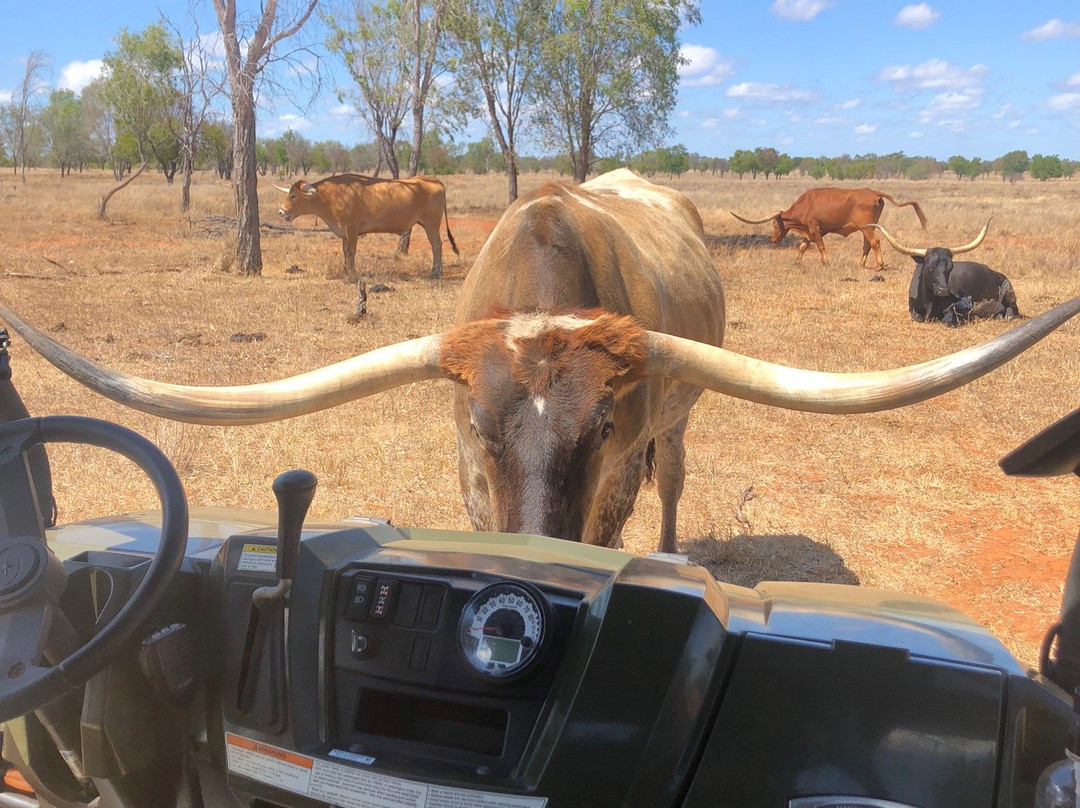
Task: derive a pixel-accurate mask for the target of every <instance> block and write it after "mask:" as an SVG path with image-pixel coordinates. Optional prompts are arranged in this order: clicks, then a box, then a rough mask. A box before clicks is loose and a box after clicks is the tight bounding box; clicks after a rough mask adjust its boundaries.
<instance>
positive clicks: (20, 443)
mask: <svg viewBox="0 0 1080 808" xmlns="http://www.w3.org/2000/svg"><path fill="white" fill-rule="evenodd" d="M7 426H8V428H7V429H5V430H4V431H3V433H2V434H0V490H3V491H4V492H5V496H3V497H0V538H3V537H10V536H26V537H30V536H33V537H35V538H37V540H38V541H39V542H40V543H41V544H43V545H44V544H45V525H44V523H43V521H42V518H41V508H40V506H39V503H38V501H37V492H36V491H35V489H34V487H33V486H32V485H31V484H30V473H29V463H28V460H27V453H28V452H29V451H30V450H31V449H32V448H33V447H34V446H35V445H36V444H39V443H41V434H40V432H39V430H38V428H37V421H36V420H35V419H30V418H26V419H23V420H21V421H13V422H11V423H10V424H9V425H7Z"/></svg>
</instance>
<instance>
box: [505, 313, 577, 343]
mask: <svg viewBox="0 0 1080 808" xmlns="http://www.w3.org/2000/svg"><path fill="white" fill-rule="evenodd" d="M595 322H596V320H595V319H591V320H590V319H586V318H585V317H579V316H577V315H576V314H544V313H543V312H538V313H536V314H517V315H514V316H513V317H511V318H510V319H509V320H507V321H506V328H505V330H504V333H505V335H506V341H507V344H509V345H510V348H511V350H517V349H516V348H515V347H514V345H513V343H514V341H516V340H522V339H535V338H536V337H538V336H540V335H541V334H543V333H544V332H546V331H554V330H556V329H559V330H562V331H576V330H577V329H579V328H583V327H584V326H587V325H592V324H593V323H595Z"/></svg>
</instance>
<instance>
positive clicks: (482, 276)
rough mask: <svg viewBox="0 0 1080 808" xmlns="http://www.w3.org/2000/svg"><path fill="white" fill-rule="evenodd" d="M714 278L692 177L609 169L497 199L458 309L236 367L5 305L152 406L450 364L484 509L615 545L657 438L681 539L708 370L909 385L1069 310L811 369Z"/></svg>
mask: <svg viewBox="0 0 1080 808" xmlns="http://www.w3.org/2000/svg"><path fill="white" fill-rule="evenodd" d="M723 300H724V299H723V293H722V291H721V286H720V282H719V280H718V278H717V276H716V272H715V270H714V268H713V264H712V261H711V259H710V258H709V254H708V252H707V251H706V249H705V244H704V241H703V237H702V228H701V221H700V218H699V216H698V213H697V210H696V209H695V208H694V206H693V204H691V202H690V201H689V200H688V199H687V198H686V197H684V196H683V195H681V194H679V193H677V192H675V191H672V190H670V189H667V188H663V187H660V186H654V185H651V184H650V183H648V182H646V181H644V180H642V179H640V178H638V177H636V176H635V175H633V174H632V173H630V172H629V171H625V170H619V171H615V172H612V173H610V174H605V175H603V176H601V177H598V178H596V179H594V180H591V181H590V182H586V183H584V184H582V185H580V186H576V187H575V186H569V185H563V184H557V183H553V184H549V185H545V186H544V187H542V188H541V189H539V190H538V191H536V192H535V193H533V194H531V195H529V196H527V197H524V198H522V199H520V200H519V201H518V202H516V203H514V204H513V205H512V206H511V207H510V208H508V209H507V211H506V213H505V214H504V215H503V217H502V219H501V220H500V222H499V224H498V226H497V227H496V228H495V231H494V232H493V233H492V235H491V237H490V238H489V239H488V242H487V244H486V245H485V246H484V249H483V250H482V251H481V253H480V255H479V256H478V257H477V260H476V263H475V264H474V265H473V268H472V270H471V272H470V273H469V277H468V278H467V279H466V282H465V286H464V288H463V290H462V297H461V300H460V303H459V307H458V324H457V325H456V326H454V328H453V329H451V330H450V331H448V332H446V333H444V334H436V335H432V336H427V337H421V338H419V339H414V340H410V341H408V342H403V343H400V344H398V345H392V346H388V347H385V348H379V349H377V350H374V351H370V352H368V353H365V354H361V355H360V356H356V357H354V358H352V359H349V360H346V361H344V362H339V363H337V364H335V365H330V366H328V367H324V368H321V369H319V370H315V371H311V372H309V373H305V374H302V375H300V376H295V377H292V378H288V379H283V380H281V381H277V382H269V383H263V384H254V385H247V386H243V387H224V388H217V387H188V386H181V385H174V384H165V383H161V382H155V381H150V380H147V379H140V378H137V377H133V376H129V375H127V374H124V373H121V372H118V371H115V370H110V369H108V368H104V367H102V366H101V365H99V364H97V363H95V362H92V361H90V360H88V359H85V358H83V357H82V356H79V355H78V354H75V353H74V352H72V351H70V350H68V349H67V348H64V347H63V346H61V345H60V344H58V343H57V342H55V341H54V340H52V339H51V338H49V337H47V336H45V335H44V334H42V333H40V332H38V331H36V330H35V329H33V328H31V327H30V326H28V325H27V324H26V323H25V322H24V321H23V320H22V319H20V318H19V317H17V316H16V315H15V314H14V313H12V312H11V311H9V310H8V309H7V308H5V307H3V306H0V317H3V319H4V320H6V321H7V322H8V323H9V324H10V325H11V326H12V327H13V328H14V329H15V330H16V331H18V332H19V333H20V334H22V335H23V337H24V338H25V339H26V341H27V342H28V343H30V345H31V346H33V347H34V348H35V350H37V351H38V352H39V353H41V354H42V355H44V356H45V357H46V358H47V359H49V361H51V362H53V364H55V365H56V366H57V367H59V368H60V369H61V370H63V371H64V372H65V373H68V374H69V375H71V376H72V377H74V378H76V379H77V380H79V381H80V382H82V383H84V384H86V385H88V386H90V387H91V388H93V389H94V390H97V391H98V392H101V393H102V394H104V395H106V396H109V397H110V398H113V399H114V400H116V401H119V402H121V403H123V404H127V405H129V406H132V407H135V408H137V409H141V410H143V411H145V412H149V413H151V414H154V415H161V416H164V417H167V418H173V419H176V420H183V421H192V422H196V423H210V424H245V423H248V424H250V423H259V422H264V421H273V420H279V419H282V418H288V417H292V416H295V415H302V414H304V413H309V412H313V411H315V410H319V409H323V408H326V407H331V406H334V405H336V404H340V403H342V402H345V401H349V400H352V399H356V398H361V397H363V396H367V395H371V394H373V393H378V392H381V391H384V390H389V389H391V388H393V387H396V386H398V385H402V384H408V383H411V382H415V381H419V380H422V379H433V378H448V379H452V380H453V381H455V382H456V387H455V401H454V416H455V419H456V421H457V427H458V430H457V431H458V449H459V457H460V464H459V469H460V475H461V484H462V491H463V494H464V497H465V504H466V507H467V509H468V512H469V517H470V519H471V520H472V523H473V525H474V526H475V527H476V528H478V529H490V530H498V531H521V532H529V533H540V534H545V535H550V536H558V537H562V538H567V539H573V540H584V541H589V542H594V543H597V544H605V545H615V544H617V543H618V541H619V538H620V531H621V529H622V527H623V524H624V522H625V521H626V519H627V517H628V516H629V514H630V511H631V510H632V508H633V504H634V500H635V497H636V495H637V491H638V487H639V486H640V484H641V481H642V478H643V476H644V473H645V466H646V457H647V455H648V447H649V444H650V443H651V442H655V454H656V470H657V479H658V488H659V494H660V499H661V504H662V517H661V520H662V524H661V530H660V548H661V549H662V550H665V551H671V550H674V549H675V547H676V543H675V535H676V533H675V509H676V506H677V504H678V500H679V495H680V493H681V491H682V484H683V431H684V429H685V427H686V421H687V417H688V414H689V411H690V408H691V406H692V405H693V403H694V402H695V401H696V399H697V397H698V395H699V394H700V393H701V390H702V388H708V389H711V390H715V391H717V392H720V393H726V394H729V395H733V396H737V397H740V398H744V399H748V400H751V401H757V402H761V403H764V404H770V405H773V406H779V407H788V408H791V409H796V410H803V411H810V412H824V413H857V412H876V411H879V410H886V409H890V408H892V407H900V406H904V405H906V404H913V403H915V402H918V401H923V400H925V399H927V398H931V397H933V396H936V395H939V394H941V393H944V392H946V391H948V390H952V389H954V388H956V387H959V386H960V385H962V384H965V383H967V382H969V381H971V380H972V379H975V378H977V377H978V376H981V375H983V374H985V373H987V372H989V371H990V370H993V369H994V368H995V367H997V366H998V365H1000V364H1002V363H1004V362H1006V361H1007V360H1009V359H1010V358H1012V357H1013V356H1016V355H1017V354H1019V353H1020V352H1021V351H1023V350H1024V349H1025V348H1027V347H1029V346H1030V345H1033V344H1034V343H1035V342H1037V341H1038V340H1040V339H1042V338H1043V337H1044V336H1046V334H1048V333H1050V331H1052V330H1053V329H1055V328H1057V327H1058V326H1059V325H1060V324H1061V323H1063V322H1065V321H1066V320H1067V319H1069V318H1070V317H1072V316H1073V315H1075V314H1077V313H1078V312H1080V298H1075V299H1073V300H1071V301H1069V302H1067V303H1063V304H1061V305H1060V306H1058V307H1057V308H1055V309H1052V310H1051V311H1049V312H1046V313H1045V314H1042V315H1040V316H1038V317H1034V318H1032V319H1031V320H1028V321H1027V322H1025V323H1024V324H1023V325H1021V326H1018V327H1017V328H1014V329H1013V330H1011V331H1008V332H1006V333H1004V334H1001V335H999V336H997V337H995V338H993V339H991V340H989V341H987V342H985V343H983V344H982V345H978V346H975V347H972V348H968V349H966V350H963V351H960V352H958V353H955V354H952V355H950V356H945V357H942V358H940V359H935V360H932V361H929V362H924V363H922V364H920V365H914V366H911V367H907V368H899V369H896V370H889V371H879V372H867V373H819V372H813V371H806V370H799V369H796V368H789V367H784V366H781V365H774V364H770V363H768V362H763V361H760V360H756V359H751V358H749V357H746V356H742V355H740V354H736V353H732V352H731V351H727V350H725V349H723V348H720V347H718V344H719V342H720V339H721V336H722V335H723V327H724V305H723Z"/></svg>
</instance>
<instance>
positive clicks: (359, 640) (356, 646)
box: [349, 628, 374, 659]
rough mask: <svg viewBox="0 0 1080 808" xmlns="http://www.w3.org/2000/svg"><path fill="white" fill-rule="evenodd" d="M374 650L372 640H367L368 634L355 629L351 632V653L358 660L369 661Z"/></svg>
mask: <svg viewBox="0 0 1080 808" xmlns="http://www.w3.org/2000/svg"><path fill="white" fill-rule="evenodd" d="M373 650H374V649H373V648H372V645H371V640H369V639H368V638H367V635H366V634H362V633H360V632H359V631H357V630H356V629H355V628H354V629H351V630H350V636H349V652H350V653H351V654H352V655H353V656H354V657H356V658H357V659H367V658H368V657H369V656H371V654H372V651H373Z"/></svg>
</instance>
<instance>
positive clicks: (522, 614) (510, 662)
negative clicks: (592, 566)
mask: <svg viewBox="0 0 1080 808" xmlns="http://www.w3.org/2000/svg"><path fill="white" fill-rule="evenodd" d="M548 622H549V621H548V610H547V604H546V601H544V599H543V595H541V594H540V593H539V592H537V591H535V590H533V589H532V588H530V587H525V586H523V585H522V584H516V583H499V584H491V585H490V586H485V587H484V588H483V589H481V590H480V591H479V592H477V593H476V594H475V595H473V596H472V597H471V598H469V602H468V603H466V604H465V609H464V610H463V611H462V613H461V621H460V622H459V623H458V641H459V642H460V644H461V650H462V652H463V653H464V655H465V659H466V661H467V662H468V663H469V665H470V666H472V668H473V669H474V670H476V671H477V672H478V673H481V674H483V675H484V676H487V677H490V678H492V679H510V678H513V677H516V676H518V675H519V674H521V673H524V672H525V671H526V670H527V669H528V668H529V667H530V666H531V665H532V664H533V663H534V662H536V660H537V659H538V658H539V655H540V651H541V649H542V647H543V646H544V643H545V640H546V639H547V633H548Z"/></svg>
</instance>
